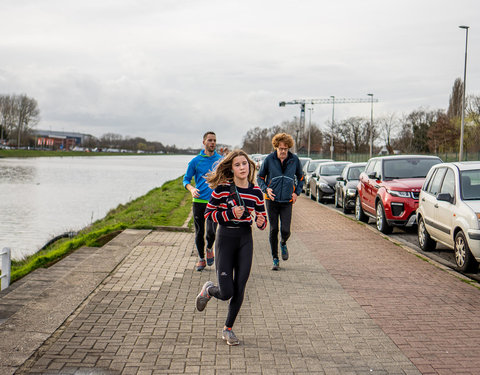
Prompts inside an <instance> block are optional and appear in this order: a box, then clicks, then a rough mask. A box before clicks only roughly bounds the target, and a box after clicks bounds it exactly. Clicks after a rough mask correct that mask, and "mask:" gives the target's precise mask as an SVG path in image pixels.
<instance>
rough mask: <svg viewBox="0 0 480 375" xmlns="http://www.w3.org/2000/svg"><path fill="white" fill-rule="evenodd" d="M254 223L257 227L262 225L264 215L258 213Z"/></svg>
mask: <svg viewBox="0 0 480 375" xmlns="http://www.w3.org/2000/svg"><path fill="white" fill-rule="evenodd" d="M256 223H257V227H259V228H261V227H263V224H265V216H263V215H258V216H257V221H256Z"/></svg>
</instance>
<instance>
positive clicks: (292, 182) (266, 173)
mask: <svg viewBox="0 0 480 375" xmlns="http://www.w3.org/2000/svg"><path fill="white" fill-rule="evenodd" d="M303 180H304V179H303V171H302V163H301V162H300V159H299V158H298V156H297V155H295V154H292V153H291V152H290V151H289V152H288V156H287V158H286V159H285V160H284V161H283V163H282V162H281V161H280V159H279V158H278V156H277V151H274V152H272V153H271V154H270V155H268V156H267V157H266V158H265V160H264V161H263V163H262V166H261V167H260V170H259V171H258V174H257V183H258V186H259V187H260V189H262V191H263V192H264V193H265V199H270V198H269V197H268V194H267V188H271V189H272V190H273V194H275V202H279V203H286V202H291V200H292V194H293V193H296V194H297V195H300V194H301V193H302V186H303Z"/></svg>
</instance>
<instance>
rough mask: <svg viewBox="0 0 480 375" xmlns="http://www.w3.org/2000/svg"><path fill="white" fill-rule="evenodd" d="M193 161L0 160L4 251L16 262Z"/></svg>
mask: <svg viewBox="0 0 480 375" xmlns="http://www.w3.org/2000/svg"><path fill="white" fill-rule="evenodd" d="M192 157H193V156H190V155H189V156H186V155H185V156H184V155H181V156H133V155H132V156H103V157H102V156H98V157H95V156H92V157H54V158H26V159H13V158H5V159H0V248H3V247H10V248H11V250H12V258H14V259H20V258H21V257H23V256H25V255H30V254H33V253H35V252H36V251H38V249H39V248H41V247H42V246H43V245H44V244H45V243H46V242H47V241H48V240H50V239H51V238H53V237H54V236H56V235H59V234H62V233H64V232H68V231H72V230H73V231H77V230H79V229H82V228H83V227H85V226H87V225H89V224H90V223H92V222H94V221H95V220H98V219H101V218H103V217H104V216H105V215H106V213H107V212H108V211H109V210H111V209H112V208H115V207H117V206H118V205H119V204H120V203H127V202H129V201H131V200H133V199H135V198H138V197H139V196H142V195H144V194H145V193H147V192H148V191H150V190H151V189H153V188H155V187H158V186H161V185H162V184H163V183H164V182H165V181H168V180H172V179H175V178H177V177H179V176H181V175H182V174H183V173H185V170H186V167H187V163H188V161H189V160H190V159H192Z"/></svg>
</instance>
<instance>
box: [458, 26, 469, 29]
mask: <svg viewBox="0 0 480 375" xmlns="http://www.w3.org/2000/svg"><path fill="white" fill-rule="evenodd" d="M458 27H459V28H461V29H466V30H468V29H469V28H470V26H465V25H462V26H458Z"/></svg>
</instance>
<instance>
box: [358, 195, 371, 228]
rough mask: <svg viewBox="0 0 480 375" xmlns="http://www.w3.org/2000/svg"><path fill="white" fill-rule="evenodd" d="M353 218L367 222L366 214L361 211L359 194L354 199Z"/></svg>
mask: <svg viewBox="0 0 480 375" xmlns="http://www.w3.org/2000/svg"><path fill="white" fill-rule="evenodd" d="M355 219H357V220H358V221H361V222H362V223H368V216H367V215H366V214H365V212H363V208H362V203H361V202H360V196H359V195H357V198H356V199H355Z"/></svg>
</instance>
